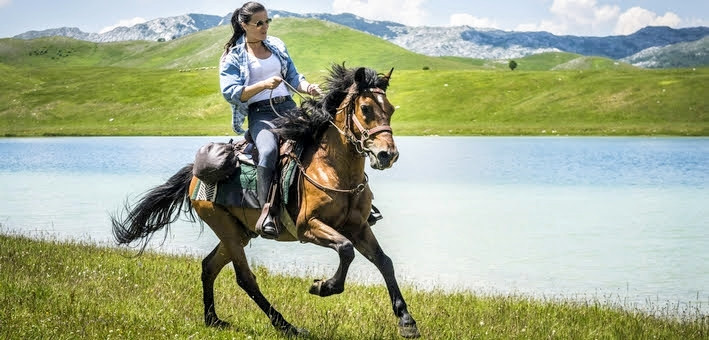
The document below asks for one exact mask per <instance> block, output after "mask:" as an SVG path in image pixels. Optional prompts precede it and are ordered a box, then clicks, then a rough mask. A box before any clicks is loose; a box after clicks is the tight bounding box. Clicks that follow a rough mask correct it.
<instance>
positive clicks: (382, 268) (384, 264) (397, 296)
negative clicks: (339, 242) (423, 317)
mask: <svg viewBox="0 0 709 340" xmlns="http://www.w3.org/2000/svg"><path fill="white" fill-rule="evenodd" d="M353 241H354V245H355V247H356V248H357V250H358V251H359V252H360V253H361V254H362V255H364V256H365V257H366V258H367V259H368V260H369V261H371V262H372V263H374V265H375V266H377V269H379V272H380V273H382V276H384V281H385V282H386V285H387V290H388V291H389V297H390V298H391V305H392V308H393V309H394V314H395V315H396V316H397V317H398V318H399V334H400V335H401V336H403V337H405V338H417V337H419V336H420V333H419V331H418V327H416V321H415V320H414V318H413V317H412V316H411V314H409V311H408V310H407V307H406V302H405V301H404V296H403V295H402V294H401V290H399V284H398V283H397V282H396V277H395V276H394V265H393V264H392V262H391V258H389V256H387V255H386V254H384V251H383V250H382V248H381V247H380V246H379V242H378V241H377V238H376V237H375V236H374V234H373V233H372V230H371V229H370V227H368V226H367V227H365V228H364V229H363V230H362V232H361V233H360V234H359V235H358V237H356V238H354V239H353Z"/></svg>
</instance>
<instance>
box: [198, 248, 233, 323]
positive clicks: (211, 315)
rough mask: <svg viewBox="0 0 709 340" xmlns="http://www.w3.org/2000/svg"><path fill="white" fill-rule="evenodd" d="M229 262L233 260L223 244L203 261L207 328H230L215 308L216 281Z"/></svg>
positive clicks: (205, 321) (203, 290) (203, 293)
mask: <svg viewBox="0 0 709 340" xmlns="http://www.w3.org/2000/svg"><path fill="white" fill-rule="evenodd" d="M229 262H231V258H230V257H229V254H228V252H227V250H226V248H225V247H224V246H223V245H222V244H221V243H219V244H218V245H217V246H216V247H215V248H214V250H212V252H211V253H209V255H207V257H205V258H204V260H202V297H203V300H204V323H205V324H206V325H207V326H214V327H220V328H226V327H229V323H228V322H225V321H222V320H221V319H219V317H218V316H217V311H216V310H215V308H214V280H215V279H216V278H217V275H219V272H221V270H222V268H224V266H226V265H227V264H228V263H229Z"/></svg>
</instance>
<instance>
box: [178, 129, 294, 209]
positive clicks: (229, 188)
mask: <svg viewBox="0 0 709 340" xmlns="http://www.w3.org/2000/svg"><path fill="white" fill-rule="evenodd" d="M279 145H280V147H279V162H278V163H277V164H276V172H275V178H274V181H273V185H274V186H275V188H271V191H272V192H273V193H275V194H274V195H271V196H269V203H271V205H275V203H276V202H279V201H281V203H282V204H284V205H287V204H288V200H289V195H288V192H289V190H290V187H291V185H292V184H293V183H294V182H295V179H296V178H297V176H298V173H299V172H298V171H297V170H298V169H297V162H296V161H295V160H294V159H293V157H296V158H298V159H299V158H300V156H301V154H302V151H303V150H302V149H303V148H302V145H300V143H297V142H296V141H294V140H283V139H279ZM258 156H259V155H258V149H256V146H255V145H254V143H253V142H252V141H251V139H250V138H248V134H247V138H245V139H242V140H239V141H237V142H235V143H234V142H233V140H230V141H229V142H228V143H209V144H207V145H205V146H203V147H202V148H200V151H198V153H197V156H196V157H195V165H194V167H193V169H207V170H202V172H203V173H204V174H201V173H198V172H196V171H197V170H194V171H193V172H194V175H195V176H196V177H197V179H199V181H198V183H197V185H196V186H195V189H194V191H193V192H192V193H191V195H190V197H191V198H192V199H194V200H204V201H210V202H214V203H218V204H221V205H228V206H237V207H245V208H253V209H258V208H259V203H258V198H257V195H256V177H257V176H256V167H257V165H258ZM210 157H211V159H209V158H210ZM205 164H206V165H205ZM210 167H212V168H216V169H209V168H210ZM205 174H208V175H205ZM214 174H219V175H220V177H219V178H216V177H215V176H214Z"/></svg>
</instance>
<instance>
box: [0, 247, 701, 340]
mask: <svg viewBox="0 0 709 340" xmlns="http://www.w3.org/2000/svg"><path fill="white" fill-rule="evenodd" d="M134 255H135V253H134V252H130V251H127V250H119V249H113V248H110V247H97V246H94V245H89V244H85V243H63V242H59V241H53V240H44V241H37V240H31V239H28V238H25V237H21V236H16V235H7V234H0V271H1V272H2V273H3V275H1V276H0V305H2V308H0V338H2V339H69V338H72V339H73V338H101V339H108V338H128V339H133V338H146V339H147V338H150V339H152V338H178V339H188V338H190V339H205V338H214V339H232V338H236V339H247V338H279V337H280V335H279V333H277V332H276V331H275V330H274V329H273V328H272V327H271V326H270V323H269V322H268V320H267V318H266V317H265V315H263V314H262V312H261V311H260V310H259V309H258V308H257V307H256V305H255V303H253V302H252V301H251V300H250V299H249V298H248V297H247V296H246V294H245V293H244V292H243V291H241V289H240V288H239V287H238V286H237V284H236V282H235V280H234V272H233V270H232V269H231V266H228V267H227V269H225V270H224V272H223V273H222V274H221V275H220V276H219V278H218V279H217V283H216V306H217V312H218V313H219V314H220V315H221V316H222V318H224V319H226V321H229V322H231V323H232V328H230V329H226V330H218V329H213V328H207V327H205V326H204V325H203V319H202V302H201V283H200V279H199V277H200V272H201V264H200V259H196V258H192V257H188V256H174V255H160V254H156V253H146V254H144V255H143V256H141V257H138V258H135V257H133V256H134ZM255 274H256V275H257V277H258V279H259V284H260V286H261V289H262V291H263V292H264V294H265V295H266V296H267V297H269V298H270V300H271V302H272V303H273V304H274V306H276V308H278V309H279V310H280V311H281V313H283V315H284V316H285V317H286V318H287V319H289V320H290V321H291V322H292V323H293V324H294V325H296V326H298V327H304V328H306V329H308V330H309V331H310V335H309V336H308V337H306V338H312V339H396V338H398V335H397V328H396V318H395V317H394V316H393V315H392V313H391V307H390V304H389V301H388V295H387V293H386V288H385V287H384V286H383V285H370V286H365V285H359V284H355V283H349V284H348V285H347V287H346V290H345V292H344V293H343V294H341V295H338V296H334V297H329V298H319V297H315V296H312V295H310V294H308V293H307V289H308V287H309V286H310V282H311V281H310V279H312V278H298V277H288V276H283V275H275V274H272V273H269V272H268V271H267V270H266V269H264V268H257V269H256V270H255ZM403 293H404V296H405V298H406V299H407V302H408V304H409V310H410V311H411V313H412V315H413V316H414V317H415V318H416V320H417V322H418V325H419V329H420V330H421V333H422V337H423V338H424V339H517V338H519V339H554V338H558V339H706V338H707V337H709V317H707V316H702V315H699V314H698V313H697V312H696V311H694V312H692V311H678V310H665V311H664V312H658V314H664V315H654V316H651V315H648V314H647V313H644V312H639V311H633V310H627V309H624V308H622V307H624V306H618V305H614V304H612V303H611V304H608V303H604V302H600V301H559V300H557V301H545V300H540V299H532V298H528V297H523V296H492V295H489V296H481V295H476V294H473V293H470V292H458V293H448V292H443V291H421V290H416V289H413V288H410V287H404V288H403ZM669 315H674V317H670V316H669Z"/></svg>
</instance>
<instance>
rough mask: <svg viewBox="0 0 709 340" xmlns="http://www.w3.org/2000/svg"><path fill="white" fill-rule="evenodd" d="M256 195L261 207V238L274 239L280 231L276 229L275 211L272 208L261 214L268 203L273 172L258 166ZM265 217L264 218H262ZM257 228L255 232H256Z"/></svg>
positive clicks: (276, 218)
mask: <svg viewBox="0 0 709 340" xmlns="http://www.w3.org/2000/svg"><path fill="white" fill-rule="evenodd" d="M256 176H257V179H256V195H257V196H258V202H259V205H260V206H261V210H262V216H261V218H259V221H260V222H261V226H260V227H261V236H262V237H264V238H269V239H274V238H277V237H278V234H279V233H280V230H279V228H278V225H277V223H278V217H277V216H274V212H275V211H276V209H275V208H274V207H269V208H270V209H268V211H266V212H263V210H264V206H265V205H266V204H267V203H268V201H269V196H268V194H269V193H270V189H271V184H272V183H271V182H273V170H271V169H269V168H266V167H262V166H258V167H256ZM274 204H276V203H275V202H274ZM264 215H265V216H264ZM258 227H259V226H257V230H258Z"/></svg>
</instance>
